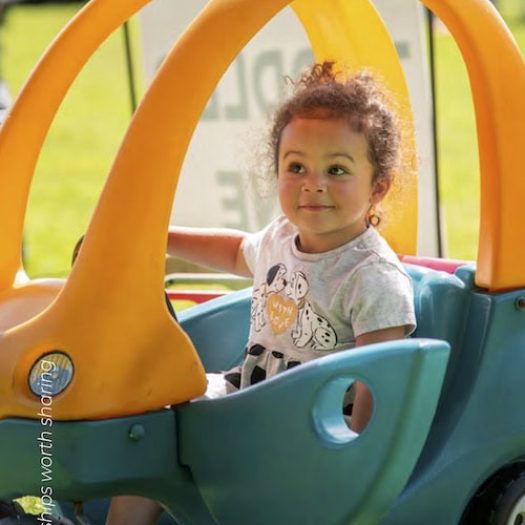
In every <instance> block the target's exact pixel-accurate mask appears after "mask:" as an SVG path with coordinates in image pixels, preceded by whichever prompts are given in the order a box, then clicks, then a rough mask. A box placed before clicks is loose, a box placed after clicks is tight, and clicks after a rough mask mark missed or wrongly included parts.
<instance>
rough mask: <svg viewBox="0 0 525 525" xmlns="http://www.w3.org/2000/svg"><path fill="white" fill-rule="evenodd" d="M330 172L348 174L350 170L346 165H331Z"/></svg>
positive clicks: (331, 173)
mask: <svg viewBox="0 0 525 525" xmlns="http://www.w3.org/2000/svg"><path fill="white" fill-rule="evenodd" d="M328 173H329V174H330V175H346V174H347V173H348V170H347V169H346V168H345V167H344V166H330V168H328Z"/></svg>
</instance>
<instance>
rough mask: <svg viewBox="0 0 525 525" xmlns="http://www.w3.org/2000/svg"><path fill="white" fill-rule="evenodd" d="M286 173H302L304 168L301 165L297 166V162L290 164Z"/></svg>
mask: <svg viewBox="0 0 525 525" xmlns="http://www.w3.org/2000/svg"><path fill="white" fill-rule="evenodd" d="M288 171H289V172H290V173H304V167H303V166H302V165H301V164H299V163H298V162H292V163H291V164H290V165H289V166H288Z"/></svg>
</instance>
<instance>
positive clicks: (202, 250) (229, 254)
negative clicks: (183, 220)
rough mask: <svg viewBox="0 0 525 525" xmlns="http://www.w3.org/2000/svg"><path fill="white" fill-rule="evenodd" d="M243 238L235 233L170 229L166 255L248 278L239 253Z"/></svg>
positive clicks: (238, 232)
mask: <svg viewBox="0 0 525 525" xmlns="http://www.w3.org/2000/svg"><path fill="white" fill-rule="evenodd" d="M246 236H247V234H246V233H244V232H241V231H238V230H230V229H218V228H183V227H180V226H170V228H169V230H168V247H167V252H168V254H169V255H173V256H176V257H181V258H182V259H187V260H190V261H193V262H195V263H198V264H202V265H204V266H209V267H211V268H215V269H217V270H222V271H224V272H228V273H234V274H237V275H243V276H245V277H251V276H252V274H251V271H250V269H249V268H248V265H247V264H246V261H245V260H244V255H243V253H242V243H243V241H244V239H245V237H246Z"/></svg>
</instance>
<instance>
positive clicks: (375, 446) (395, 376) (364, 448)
mask: <svg viewBox="0 0 525 525" xmlns="http://www.w3.org/2000/svg"><path fill="white" fill-rule="evenodd" d="M143 3H144V0H92V1H91V2H90V3H88V4H87V5H86V6H85V7H84V9H83V10H82V11H81V12H80V13H79V15H77V17H76V18H75V19H74V20H73V21H72V22H71V24H70V25H69V26H67V27H66V28H65V29H64V31H63V32H62V33H61V34H60V35H59V36H58V38H57V40H56V41H55V43H54V44H53V45H52V46H51V47H50V49H49V51H48V52H47V53H46V55H45V56H44V58H43V59H42V61H41V62H40V64H39V66H38V68H37V69H36V70H35V72H34V74H33V75H32V77H31V78H30V80H29V81H28V83H27V85H26V87H25V89H24V90H23V91H22V93H21V95H20V96H19V98H18V99H17V101H16V102H15V104H14V105H13V107H12V110H11V112H10V114H9V116H8V118H7V120H6V121H5V123H4V124H3V126H2V129H1V132H0V188H1V192H0V225H1V227H0V231H2V236H1V237H0V331H1V333H0V399H1V403H0V497H3V498H12V497H16V496H20V495H25V494H33V495H36V496H39V497H40V498H41V501H42V503H43V505H44V506H45V508H46V512H45V513H43V515H42V516H41V521H42V522H44V523H45V521H46V516H47V515H49V513H52V512H54V511H57V510H58V508H59V507H61V508H62V509H63V510H64V511H66V512H69V510H68V509H71V508H72V505H73V504H75V503H76V505H75V508H76V509H77V512H78V509H79V506H80V504H82V503H85V505H84V511H83V512H84V514H86V515H88V517H89V518H90V520H91V522H92V523H94V524H98V523H103V519H104V516H103V515H104V511H105V510H104V509H105V508H106V507H107V502H108V498H110V497H111V496H113V495H117V494H139V495H143V496H146V497H149V498H153V499H156V500H158V501H160V502H161V503H163V504H164V505H165V507H166V509H167V510H168V511H169V513H170V514H172V516H173V518H174V519H175V520H176V522H177V523H180V524H199V525H206V524H214V523H221V524H232V525H237V524H243V525H245V524H250V525H258V524H264V525H267V524H269V523H271V524H275V525H279V524H287V525H293V524H302V525H304V524H312V525H320V524H328V525H331V524H343V523H345V524H350V523H351V524H354V525H357V524H366V525H373V524H376V523H380V524H382V525H394V524H396V525H401V524H403V525H411V524H413V525H420V524H422V523H425V524H427V525H428V524H430V525H455V524H459V523H461V524H463V525H466V524H474V523H475V524H477V525H479V524H482V523H490V524H491V525H496V524H497V525H518V524H520V523H522V522H523V519H524V517H525V411H524V409H523V407H524V406H525V390H524V389H523V370H525V352H524V351H523V349H524V348H525V266H524V264H523V261H524V260H525V242H523V231H525V228H524V226H525V224H524V222H525V218H524V215H523V214H522V213H521V212H520V209H521V206H522V202H523V199H524V197H525V179H524V178H523V177H522V176H521V171H522V169H521V153H522V152H521V142H522V141H523V138H524V137H525V98H524V97H523V92H524V91H525V67H524V64H523V58H522V56H521V54H520V52H519V50H518V48H517V46H516V44H515V43H514V42H513V40H512V37H511V36H510V33H509V31H508V30H507V29H506V27H505V25H504V23H503V22H502V20H501V19H500V18H499V17H498V15H497V14H496V11H495V10H494V9H493V8H492V7H491V6H490V2H489V1H488V0H461V1H458V0H425V1H424V2H423V3H424V4H425V5H426V6H428V7H429V8H430V9H432V10H434V11H435V12H436V14H438V15H439V16H440V18H441V19H442V20H443V22H444V23H445V24H446V25H447V27H448V28H449V29H450V31H451V32H452V34H453V35H454V36H455V38H456V40H457V42H458V44H459V46H460V49H461V50H462V53H463V56H464V57H465V61H466V64H467V68H468V71H469V76H470V81H471V87H472V92H473V98H474V103H475V109H476V117H477V124H478V139H479V150H480V161H481V162H480V164H481V233H480V243H479V255H478V260H477V264H476V265H475V266H474V265H467V266H460V267H457V268H454V265H451V264H450V263H447V261H439V260H438V261H430V263H429V261H425V260H423V259H421V258H418V257H416V256H414V255H413V254H414V253H415V246H414V244H415V235H414V232H415V231H416V229H415V225H414V220H415V215H416V214H415V210H416V206H415V195H416V193H417V192H416V191H414V190H415V186H413V187H412V188H410V189H409V193H408V194H407V198H406V200H403V201H402V202H404V203H405V204H406V206H404V207H403V212H404V213H400V214H396V217H395V218H394V220H393V221H391V224H390V229H389V230H387V231H385V235H386V236H387V237H388V238H389V240H390V242H391V243H392V244H393V245H394V246H395V248H396V249H397V250H398V252H399V253H404V254H407V255H408V257H405V263H406V265H407V269H408V271H409V274H410V276H411V278H412V280H413V283H414V290H415V296H414V300H415V306H416V314H417V318H418V329H417V332H416V334H414V337H413V338H411V339H408V340H405V341H396V342H389V343H382V344H378V345H370V346H368V347H365V348H362V349H359V350H351V351H346V352H341V353H337V354H334V355H330V356H327V357H325V358H322V359H319V360H316V361H314V362H311V363H308V364H306V365H304V366H300V367H296V368H294V369H292V370H290V371H287V372H285V373H283V374H281V375H279V376H277V377H274V378H272V379H270V380H268V381H265V382H263V383H260V384H258V385H255V386H253V387H250V388H247V389H245V390H243V391H240V392H238V393H235V394H232V395H229V396H226V397H224V398H221V399H216V400H194V399H195V398H197V397H198V396H199V395H200V394H202V392H203V391H204V389H205V375H204V370H205V369H206V370H221V369H227V368H228V367H230V366H232V365H233V364H235V363H237V362H239V360H240V359H241V358H242V353H243V347H244V341H245V340H246V336H247V330H248V323H249V305H250V291H249V290H245V291H241V292H236V293H234V294H231V295H228V296H225V297H223V298H220V299H217V300H215V301H210V302H208V303H205V304H203V305H201V306H198V307H195V308H193V309H190V310H188V311H187V312H184V313H183V314H182V315H180V325H178V324H177V323H176V322H175V321H174V320H173V318H172V317H171V316H170V314H169V312H168V310H167V307H166V303H165V300H164V295H163V271H164V266H163V261H164V250H165V231H166V228H167V223H168V218H169V211H170V207H171V203H172V200H173V195H174V192H175V189H176V183H177V181H176V174H177V173H178V171H179V168H180V165H181V163H182V160H183V158H184V151H185V148H186V145H187V144H188V141H189V139H190V137H191V133H192V130H193V127H194V125H195V122H196V120H197V118H198V117H199V114H200V112H201V111H202V109H203V107H204V105H205V103H206V101H207V98H208V96H209V94H210V91H211V90H212V89H213V86H214V85H215V83H216V81H217V80H218V78H219V77H220V75H221V74H222V72H223V71H224V69H225V68H226V66H227V65H228V63H229V61H231V60H232V58H233V57H234V56H235V54H236V53H237V52H238V51H239V49H240V48H241V47H242V45H243V43H244V42H245V41H246V40H247V39H248V38H250V37H251V35H252V34H253V33H255V32H256V31H257V29H258V28H259V27H260V26H261V25H262V24H263V23H264V22H265V21H266V20H267V19H269V18H270V17H271V16H272V15H273V14H274V13H275V12H277V11H278V10H279V9H280V8H282V7H284V6H285V5H287V3H288V2H287V1H286V0H259V1H258V2H254V1H253V0H212V1H210V2H209V4H208V5H207V6H206V8H205V10H204V11H203V12H202V13H201V15H200V16H199V18H198V19H197V20H196V21H194V23H193V24H192V25H191V27H190V28H189V30H188V31H187V33H186V34H185V35H184V36H183V37H182V38H181V39H180V40H179V41H178V42H177V44H176V46H175V47H174V49H173V51H172V53H171V54H170V56H169V57H168V59H167V60H166V61H165V63H164V64H163V66H162V68H161V70H160V71H159V73H158V76H157V78H156V80H155V82H154V83H153V84H152V86H151V88H150V90H149V91H148V93H147V95H146V96H145V98H144V100H143V102H142V103H141V105H140V107H139V109H138V111H137V113H136V115H135V117H134V119H133V122H132V124H131V126H130V128H129V130H128V133H127V135H126V137H125V139H124V141H123V144H122V147H121V149H120V151H119V154H118V156H117V158H116V160H115V163H114V165H113V168H112V170H111V173H110V175H109V178H108V181H107V184H106V186H105V188H104V191H103V193H102V195H101V198H100V200H99V204H98V207H97V209H96V211H95V213H94V216H93V219H92V222H91V224H90V227H89V229H88V232H87V235H86V238H85V241H84V244H83V246H82V249H81V251H80V253H79V256H78V259H77V261H76V263H75V265H74V267H73V269H72V272H71V274H70V276H69V277H68V279H67V280H65V281H61V280H51V279H44V280H35V281H28V280H26V279H25V276H24V273H23V271H21V270H20V268H21V263H20V246H21V237H22V234H21V232H22V225H23V216H24V211H25V203H26V200H27V193H28V190H29V187H30V182H31V177H32V172H33V168H34V165H35V163H36V159H37V157H38V153H39V150H40V147H41V145H42V142H43V140H44V138H45V135H46V132H47V129H48V127H49V124H50V123H51V120H52V118H53V116H54V113H55V111H56V109H57V107H58V105H59V103H60V101H61V100H62V97H63V96H64V94H65V92H66V91H67V88H68V86H69V85H70V83H71V81H72V80H73V78H74V77H75V75H76V74H77V73H78V71H79V69H80V68H81V67H82V65H83V63H84V62H85V61H86V60H87V58H88V57H89V56H90V55H91V53H92V52H93V51H94V50H95V49H96V47H97V46H98V44H99V43H100V42H101V41H102V40H103V39H104V38H105V37H106V36H107V35H108V34H109V33H110V32H111V31H112V30H113V29H114V28H116V27H117V26H118V25H119V24H120V23H122V21H123V20H125V19H127V18H128V17H129V16H130V15H131V14H132V13H133V12H135V11H136V10H137V9H139V8H140V7H141V6H142V4H143ZM293 7H294V9H295V10H296V12H297V14H298V16H299V17H300V19H301V20H302V22H303V23H304V25H305V27H306V29H307V30H308V34H309V36H310V38H311V41H312V46H313V48H314V51H315V53H316V55H317V57H318V58H323V57H327V56H331V57H333V58H337V59H338V60H339V61H350V62H352V61H354V62H355V64H356V65H362V64H364V63H369V62H372V65H373V66H375V67H377V68H378V69H379V70H381V71H382V72H383V73H384V75H385V78H386V79H387V81H388V82H389V83H390V85H391V87H392V89H393V91H394V92H396V93H397V94H398V96H399V97H400V98H403V97H406V90H405V88H404V85H403V82H402V75H401V70H400V66H399V61H398V60H397V58H395V54H393V53H395V51H394V47H393V45H392V43H391V41H389V40H388V38H387V35H386V32H385V30H384V27H383V26H382V24H381V20H380V19H379V17H378V15H377V13H376V12H375V10H374V9H373V7H372V6H371V5H370V4H369V2H368V1H367V0H353V1H352V2H346V3H345V2H331V1H327V0H296V2H294V5H293ZM326 28H329V30H328V31H327V30H326ZM372 37H373V38H372ZM350 41H353V42H356V41H358V42H360V44H361V46H354V47H353V48H352V47H349V46H348V45H347V44H348V43H349V42H350ZM379 43H381V44H384V46H385V48H384V49H383V51H382V53H377V52H376V51H374V52H372V51H367V50H370V48H371V46H377V45H378V44H379ZM365 44H366V45H365ZM349 49H354V51H353V52H352V51H349ZM352 53H353V54H352ZM181 72H183V73H184V74H181ZM187 79H191V82H188V81H187ZM168 99H169V100H170V101H175V102H170V104H166V103H165V102H164V101H165V100H168ZM22 139H23V140H22ZM129 231H132V232H133V235H132V236H131V237H130V236H129V234H128V232H129ZM520 236H521V237H520ZM123 239H126V249H125V250H123V249H122V242H123V241H122V240H123ZM130 239H131V240H130ZM124 252H125V253H124ZM410 254H412V256H410ZM130 261H131V262H130ZM429 266H432V268H431V267H429ZM444 270H446V271H444ZM117 283H118V285H117ZM123 291H125V293H123ZM355 379H359V380H360V381H364V382H365V383H366V384H367V385H368V386H369V388H370V389H371V391H372V393H373V396H374V413H373V416H372V419H371V421H370V423H369V425H368V426H367V428H366V429H365V431H364V432H363V433H361V434H360V435H355V434H353V433H352V432H351V431H350V430H349V429H348V427H347V426H346V425H345V423H344V419H343V415H342V406H341V405H342V398H343V395H344V393H345V391H346V390H347V388H348V386H349V385H350V384H351V383H352V382H353V381H354V380H355ZM167 405H169V406H170V408H165V407H166V406H167ZM254 451H256V453H254ZM59 501H60V502H61V503H60V504H59V503H58V502H59ZM165 519H168V518H167V517H166V518H165Z"/></svg>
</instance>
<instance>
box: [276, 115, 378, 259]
mask: <svg viewBox="0 0 525 525" xmlns="http://www.w3.org/2000/svg"><path fill="white" fill-rule="evenodd" d="M373 171H374V169H373V166H372V164H371V163H370V161H369V160H368V143H367V139H366V137H365V136H364V135H363V134H362V133H356V132H354V131H352V129H351V128H350V125H349V124H348V122H347V121H346V120H343V119H340V120H339V119H338V120H333V119H329V120H326V119H325V120H323V119H314V118H294V119H293V120H292V121H291V122H290V123H289V124H288V125H287V126H286V127H285V128H284V130H283V132H282V135H281V141H280V147H279V170H278V192H279V200H280V203H281V207H282V210H283V212H284V214H285V215H286V216H287V217H288V219H289V220H290V221H291V222H292V223H293V224H294V225H295V226H296V227H297V229H298V230H299V247H300V249H301V250H302V251H305V252H310V253H315V252H325V251H328V250H332V249H334V248H337V247H339V246H342V245H343V244H345V243H347V242H349V241H351V240H352V239H354V238H355V237H357V236H358V235H360V234H361V233H363V232H364V231H365V229H366V216H367V213H368V211H369V209H370V207H371V206H372V205H373V204H377V203H378V202H379V201H380V200H381V199H382V198H383V197H384V195H385V194H386V192H387V191H388V183H385V182H380V183H379V182H377V183H374V184H372V176H373Z"/></svg>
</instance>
